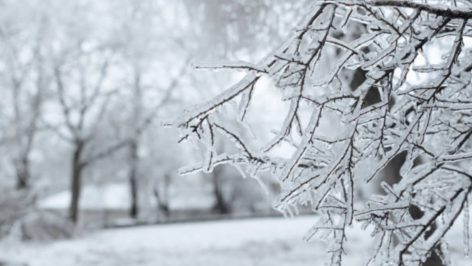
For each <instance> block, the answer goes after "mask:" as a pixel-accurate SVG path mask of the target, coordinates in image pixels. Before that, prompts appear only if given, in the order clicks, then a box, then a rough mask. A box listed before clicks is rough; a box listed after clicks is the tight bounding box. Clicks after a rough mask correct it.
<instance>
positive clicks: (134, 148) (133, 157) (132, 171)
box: [128, 141, 139, 218]
mask: <svg viewBox="0 0 472 266" xmlns="http://www.w3.org/2000/svg"><path fill="white" fill-rule="evenodd" d="M129 163H130V165H129V175H128V180H129V188H130V195H131V206H130V210H129V215H130V217H131V218H136V217H138V214H139V203H138V189H139V184H138V176H137V175H138V145H137V143H136V141H133V142H131V144H130V148H129Z"/></svg>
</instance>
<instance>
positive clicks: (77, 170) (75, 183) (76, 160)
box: [69, 141, 85, 223]
mask: <svg viewBox="0 0 472 266" xmlns="http://www.w3.org/2000/svg"><path fill="white" fill-rule="evenodd" d="M84 146H85V142H83V141H76V142H75V145H74V154H73V156H72V173H71V188H70V190H71V193H72V196H71V201H70V206H69V219H70V220H71V221H72V222H73V223H77V222H78V220H79V200H80V192H81V187H82V184H81V183H82V173H83V170H84V165H83V164H82V161H81V157H82V153H83V150H84Z"/></svg>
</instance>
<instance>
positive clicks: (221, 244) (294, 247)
mask: <svg viewBox="0 0 472 266" xmlns="http://www.w3.org/2000/svg"><path fill="white" fill-rule="evenodd" d="M314 219H315V218H314V217H309V216H305V217H299V218H294V219H282V218H270V219H254V220H239V221H219V222H201V223H185V224H173V225H157V226H146V227H138V228H126V229H110V230H103V231H100V232H96V233H93V234H90V235H86V236H83V237H79V238H76V239H73V240H66V241H59V242H51V243H41V244H40V243H30V244H13V243H11V242H4V243H1V245H0V258H1V259H3V260H7V261H12V262H17V263H23V264H18V265H28V266H55V265H58V266H59V265H60V266H79V265H80V266H89V265H90V266H92V265H97V266H98V265H101V266H112V265H113V266H115V265H116V266H118V265H120V266H122V265H126V266H134V265H140V266H141V265H143V266H147V265H149V266H151V265H152V266H186V265H192V266H199V265H202V266H284V265H290V266H308V265H311V266H313V265H315V266H316V265H323V259H325V258H326V250H325V245H324V243H323V242H319V241H314V242H312V243H306V242H304V241H303V240H302V237H303V235H304V233H305V232H306V230H308V228H309V227H310V225H311V224H312V223H313V220H314ZM365 234H366V233H364V232H362V231H361V230H359V229H358V228H354V229H353V230H352V232H351V234H350V235H348V237H349V240H350V241H351V243H350V245H349V250H348V256H347V258H346V259H347V261H345V265H349V266H352V265H362V264H363V263H362V262H363V258H365V255H366V252H368V251H369V250H368V248H367V247H366V246H367V245H368V243H367V242H366V241H368V240H367V239H368V238H367V237H366V235H365ZM448 239H454V241H455V242H454V243H453V244H451V246H450V249H451V250H452V252H453V260H454V262H455V263H454V265H459V266H462V265H472V264H471V263H472V260H470V259H466V258H465V257H463V256H462V250H463V247H462V245H461V243H462V235H461V233H460V231H459V230H458V229H454V231H453V232H452V233H451V234H450V236H449V237H448Z"/></svg>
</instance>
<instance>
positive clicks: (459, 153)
mask: <svg viewBox="0 0 472 266" xmlns="http://www.w3.org/2000/svg"><path fill="white" fill-rule="evenodd" d="M471 10H472V4H470V3H468V2H465V1H451V2H448V1H428V0H426V1H421V2H420V1H388V0H385V1H384V0H365V1H361V0H359V1H355V0H352V1H349V0H343V1H316V4H314V5H313V6H312V7H311V10H310V14H309V15H307V17H306V18H305V19H304V21H303V22H302V23H301V25H300V26H299V27H297V28H296V29H295V31H294V34H293V35H292V36H291V37H289V38H288V39H287V41H286V42H285V43H284V44H283V45H282V46H281V48H279V49H277V50H276V51H275V52H273V53H271V54H269V55H268V56H267V57H266V59H265V60H263V61H262V62H261V63H259V64H256V65H252V64H250V63H243V62H236V63H223V64H218V65H215V66H213V67H217V68H230V69H243V70H246V71H248V72H249V73H248V74H247V75H246V77H245V78H243V79H242V80H241V81H240V82H239V83H237V84H236V85H234V86H233V87H230V88H229V89H228V90H226V91H224V92H223V93H221V94H220V95H218V96H216V97H215V98H214V99H213V100H211V101H209V102H207V103H206V104H204V105H201V106H200V107H197V108H196V109H194V110H193V111H190V112H188V113H186V114H185V115H184V117H183V118H181V119H179V120H177V121H176V122H175V123H173V125H175V126H177V127H179V128H181V129H182V130H183V138H184V139H187V138H196V139H199V140H202V142H203V143H207V146H208V147H207V148H208V149H209V152H208V156H209V157H208V158H207V159H206V160H205V161H204V163H203V164H201V165H196V166H193V167H191V168H189V169H187V170H185V171H184V172H189V171H198V170H203V171H205V170H208V169H212V166H211V164H215V165H216V164H221V163H230V164H236V165H239V166H243V167H242V168H241V169H245V170H246V171H248V172H251V175H257V174H258V173H261V172H263V171H270V172H271V173H272V174H273V175H274V176H275V177H277V178H278V180H279V181H280V183H281V186H282V192H281V196H280V200H279V202H278V203H277V207H278V208H279V209H280V210H282V211H283V212H285V213H287V214H289V215H290V214H293V213H296V212H297V209H298V208H300V207H304V206H308V207H310V208H311V209H312V210H313V211H314V212H316V213H318V214H320V223H319V224H316V225H315V226H314V227H313V228H312V229H311V230H310V231H309V233H308V234H307V238H312V237H315V236H320V237H322V236H324V237H325V238H326V239H329V240H330V241H331V244H332V245H331V248H330V251H331V252H332V257H331V264H332V265H341V264H342V257H343V254H344V253H345V250H344V244H345V241H346V236H345V232H346V230H348V228H347V227H348V226H349V225H350V224H352V222H353V219H356V220H358V221H362V222H364V223H365V224H366V225H370V226H371V227H372V228H374V231H373V234H374V236H375V241H376V246H375V248H374V252H373V253H372V256H371V258H370V259H369V260H367V261H366V263H367V264H370V265H387V264H388V263H391V264H393V265H421V263H422V262H423V261H425V259H426V258H427V257H428V256H430V254H431V253H432V252H434V250H437V249H438V248H441V247H442V244H441V242H442V241H443V237H444V235H445V234H446V233H447V231H448V230H449V229H450V228H451V226H452V225H453V224H454V223H455V222H456V220H457V218H458V216H459V215H460V214H461V213H462V212H463V211H464V209H466V208H468V207H467V206H468V202H467V199H468V197H469V195H470V193H471V190H472V179H471V177H472V172H471V171H470V170H469V168H468V163H469V162H470V161H471V159H472V151H471V150H470V149H471V144H470V143H469V140H470V136H471V135H472V119H471V117H472V108H471V106H472V102H471V101H469V100H468V99H470V97H472V85H471V82H472V74H471V71H472V56H471V54H472V45H471V43H470V38H471V37H472V24H471V23H470V22H469V19H470V18H472V11H471ZM433 48H441V49H440V51H441V53H443V54H436V53H437V52H432V51H434V50H433ZM430 61H434V63H433V64H431V63H429V62H430ZM359 73H361V74H362V75H363V79H361V80H360V82H358V84H355V85H353V84H354V83H353V80H354V78H355V75H356V74H359ZM425 75H426V76H425ZM262 76H265V77H269V78H271V79H272V80H273V81H274V83H275V85H276V87H277V88H278V89H280V90H281V91H282V92H283V93H284V95H285V96H284V97H283V99H282V100H284V101H286V102H288V103H289V106H290V107H289V109H288V111H287V112H286V113H285V114H284V119H283V122H282V124H281V125H280V128H279V130H277V134H276V136H274V137H273V138H271V139H266V140H263V141H261V142H259V143H257V144H256V147H253V145H252V144H251V145H249V144H248V143H249V141H248V140H247V139H245V138H244V136H239V135H238V134H237V133H235V132H233V131H231V130H230V129H229V128H228V127H227V126H226V124H225V123H228V124H229V123H231V121H233V120H238V121H240V122H243V121H245V120H244V118H246V117H248V116H251V115H253V114H251V110H250V109H249V108H248V107H249V105H250V104H251V101H252V100H253V99H254V97H262V96H257V95H258V94H254V91H255V90H258V84H259V83H258V81H259V80H260V78H261V77H262ZM372 95H374V96H375V95H377V96H375V97H374V96H372ZM237 101H239V104H240V105H239V106H240V114H239V115H238V117H228V116H226V117H225V119H226V120H222V119H213V117H215V116H216V113H220V110H222V109H221V108H220V107H222V106H226V105H228V104H230V103H231V102H233V103H237ZM308 113H310V117H307V114H308ZM218 115H221V114H218ZM274 115H280V114H274ZM215 121H217V122H215ZM327 123H330V124H332V125H333V127H335V128H336V129H335V130H334V131H333V132H326V130H327V129H326V128H325V127H324V126H323V125H325V124H327ZM297 128H298V130H297ZM331 130H332V129H331ZM208 135H210V139H211V141H208ZM327 136H329V137H327ZM213 138H228V139H230V140H231V141H232V143H234V145H235V147H236V149H235V150H237V152H235V153H234V154H214V151H213V150H211V145H212V143H213ZM286 141H290V144H291V145H293V146H294V147H295V151H294V152H293V153H292V154H289V156H286V157H287V158H288V159H281V158H279V157H277V156H275V155H274V154H273V153H272V151H273V149H274V148H275V147H277V146H279V145H280V144H281V143H282V142H286ZM402 153H406V154H407V156H406V161H405V163H404V164H403V166H402V167H401V169H400V175H401V179H400V180H399V181H398V182H397V183H395V184H388V183H382V184H381V187H382V189H383V190H384V192H385V193H384V194H380V195H371V196H372V197H371V198H370V200H369V202H368V203H367V204H366V205H365V206H363V207H362V208H360V206H357V205H356V208H354V205H355V204H354V202H356V201H358V199H357V195H356V192H355V191H356V188H358V187H363V186H366V185H367V183H368V182H369V181H376V182H380V180H379V176H381V174H382V173H383V172H384V171H385V169H386V167H387V166H388V164H389V163H390V162H391V161H392V160H394V158H395V157H397V156H398V155H400V154H402ZM419 159H421V160H419ZM366 166H367V167H366ZM362 177H363V178H362ZM411 208H417V209H419V210H420V211H421V212H422V213H423V215H422V216H421V217H414V215H412V213H411V211H410V210H411ZM465 215H466V218H467V217H468V212H466V214H465ZM467 219H468V218H467ZM433 227H434V228H435V229H432V228H433ZM465 236H466V238H467V240H466V243H469V240H468V238H469V233H468V228H467V230H466V233H465ZM441 252H442V248H441Z"/></svg>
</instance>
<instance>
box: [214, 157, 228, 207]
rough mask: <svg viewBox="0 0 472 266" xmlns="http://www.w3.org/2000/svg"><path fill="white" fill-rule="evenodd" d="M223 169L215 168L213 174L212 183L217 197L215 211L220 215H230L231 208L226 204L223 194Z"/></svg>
mask: <svg viewBox="0 0 472 266" xmlns="http://www.w3.org/2000/svg"><path fill="white" fill-rule="evenodd" d="M223 173H224V171H223V167H221V166H220V167H215V169H214V170H213V172H212V173H211V178H212V183H213V195H214V197H215V205H214V206H213V210H214V211H216V212H218V213H219V214H228V213H231V206H229V204H228V203H227V202H226V200H225V198H224V193H223V184H222V178H223Z"/></svg>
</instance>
